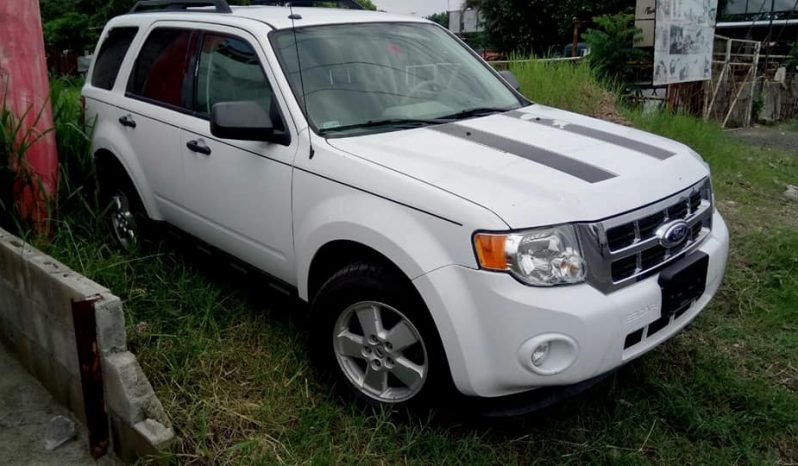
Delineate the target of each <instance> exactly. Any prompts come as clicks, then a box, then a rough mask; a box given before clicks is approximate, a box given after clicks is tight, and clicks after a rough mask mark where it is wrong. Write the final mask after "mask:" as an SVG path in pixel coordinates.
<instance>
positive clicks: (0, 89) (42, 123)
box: [0, 0, 58, 232]
mask: <svg viewBox="0 0 798 466" xmlns="http://www.w3.org/2000/svg"><path fill="white" fill-rule="evenodd" d="M6 91H7V93H8V95H7V96H3V94H4V93H5V92H6ZM49 95H50V83H49V80H48V76H47V60H46V58H45V54H44V36H43V34H42V22H41V17H40V13H39V2H38V0H13V1H10V0H2V1H0V102H1V101H2V100H3V99H2V98H3V97H5V98H6V99H5V100H6V102H7V106H8V109H9V110H10V111H12V112H13V113H14V114H15V115H16V116H18V117H21V116H23V115H25V118H24V121H25V123H26V127H25V129H31V130H32V131H30V132H29V134H30V135H32V136H33V137H36V136H37V135H41V134H44V133H46V134H45V135H44V136H43V137H39V138H38V140H37V142H36V143H35V144H33V146H31V147H30V149H29V150H28V152H27V153H26V154H25V159H24V163H23V164H22V165H23V169H24V170H25V173H24V174H23V178H29V179H28V180H26V181H24V182H23V184H22V185H20V188H21V189H20V190H21V195H20V196H19V198H18V199H17V203H18V207H19V209H20V212H21V213H22V215H23V217H24V218H25V219H26V220H29V221H32V222H33V224H34V226H36V227H37V228H38V229H39V231H40V232H41V231H43V230H44V229H45V227H46V224H47V222H46V220H47V218H48V217H49V212H48V206H49V205H50V202H49V201H50V200H52V199H54V198H55V195H56V192H57V182H58V154H57V152H56V145H55V135H54V134H53V133H52V132H50V131H51V129H52V128H53V114H52V107H51V106H50V100H49ZM25 167H27V168H25ZM17 170H18V175H19V167H17ZM18 182H20V181H19V178H18ZM15 191H16V190H15Z"/></svg>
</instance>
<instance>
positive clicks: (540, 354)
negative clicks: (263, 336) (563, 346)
mask: <svg viewBox="0 0 798 466" xmlns="http://www.w3.org/2000/svg"><path fill="white" fill-rule="evenodd" d="M549 348H551V345H549V342H545V343H542V344H540V345H538V347H537V348H535V351H532V364H534V365H535V366H537V367H540V366H541V365H542V364H543V362H544V361H545V360H546V357H547V356H548V355H549Z"/></svg>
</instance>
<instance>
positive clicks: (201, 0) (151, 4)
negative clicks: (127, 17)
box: [130, 0, 233, 13]
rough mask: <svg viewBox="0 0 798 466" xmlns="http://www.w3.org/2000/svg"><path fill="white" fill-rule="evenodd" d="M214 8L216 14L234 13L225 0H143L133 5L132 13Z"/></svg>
mask: <svg viewBox="0 0 798 466" xmlns="http://www.w3.org/2000/svg"><path fill="white" fill-rule="evenodd" d="M205 6H212V7H215V8H216V13H232V12H233V10H232V9H231V8H230V5H228V4H227V2H226V1H225V0H141V1H139V2H136V4H135V5H133V8H131V9H130V13H144V12H147V11H153V10H155V11H190V10H189V8H197V7H205Z"/></svg>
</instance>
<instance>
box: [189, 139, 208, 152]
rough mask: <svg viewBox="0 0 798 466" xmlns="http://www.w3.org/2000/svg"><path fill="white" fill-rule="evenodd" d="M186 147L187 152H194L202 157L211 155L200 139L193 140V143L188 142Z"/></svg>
mask: <svg viewBox="0 0 798 466" xmlns="http://www.w3.org/2000/svg"><path fill="white" fill-rule="evenodd" d="M186 147H188V150H190V151H191V152H196V153H198V154H202V155H211V148H210V147H208V145H207V144H205V141H203V140H202V139H194V140H193V141H188V142H187V143H186Z"/></svg>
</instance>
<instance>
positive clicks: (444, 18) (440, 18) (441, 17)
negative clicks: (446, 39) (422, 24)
mask: <svg viewBox="0 0 798 466" xmlns="http://www.w3.org/2000/svg"><path fill="white" fill-rule="evenodd" d="M427 19H428V20H430V21H432V22H435V23H438V24H440V25H441V26H443V27H445V28H448V27H449V12H448V11H442V12H440V13H435V14H433V15H430V16H427Z"/></svg>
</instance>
